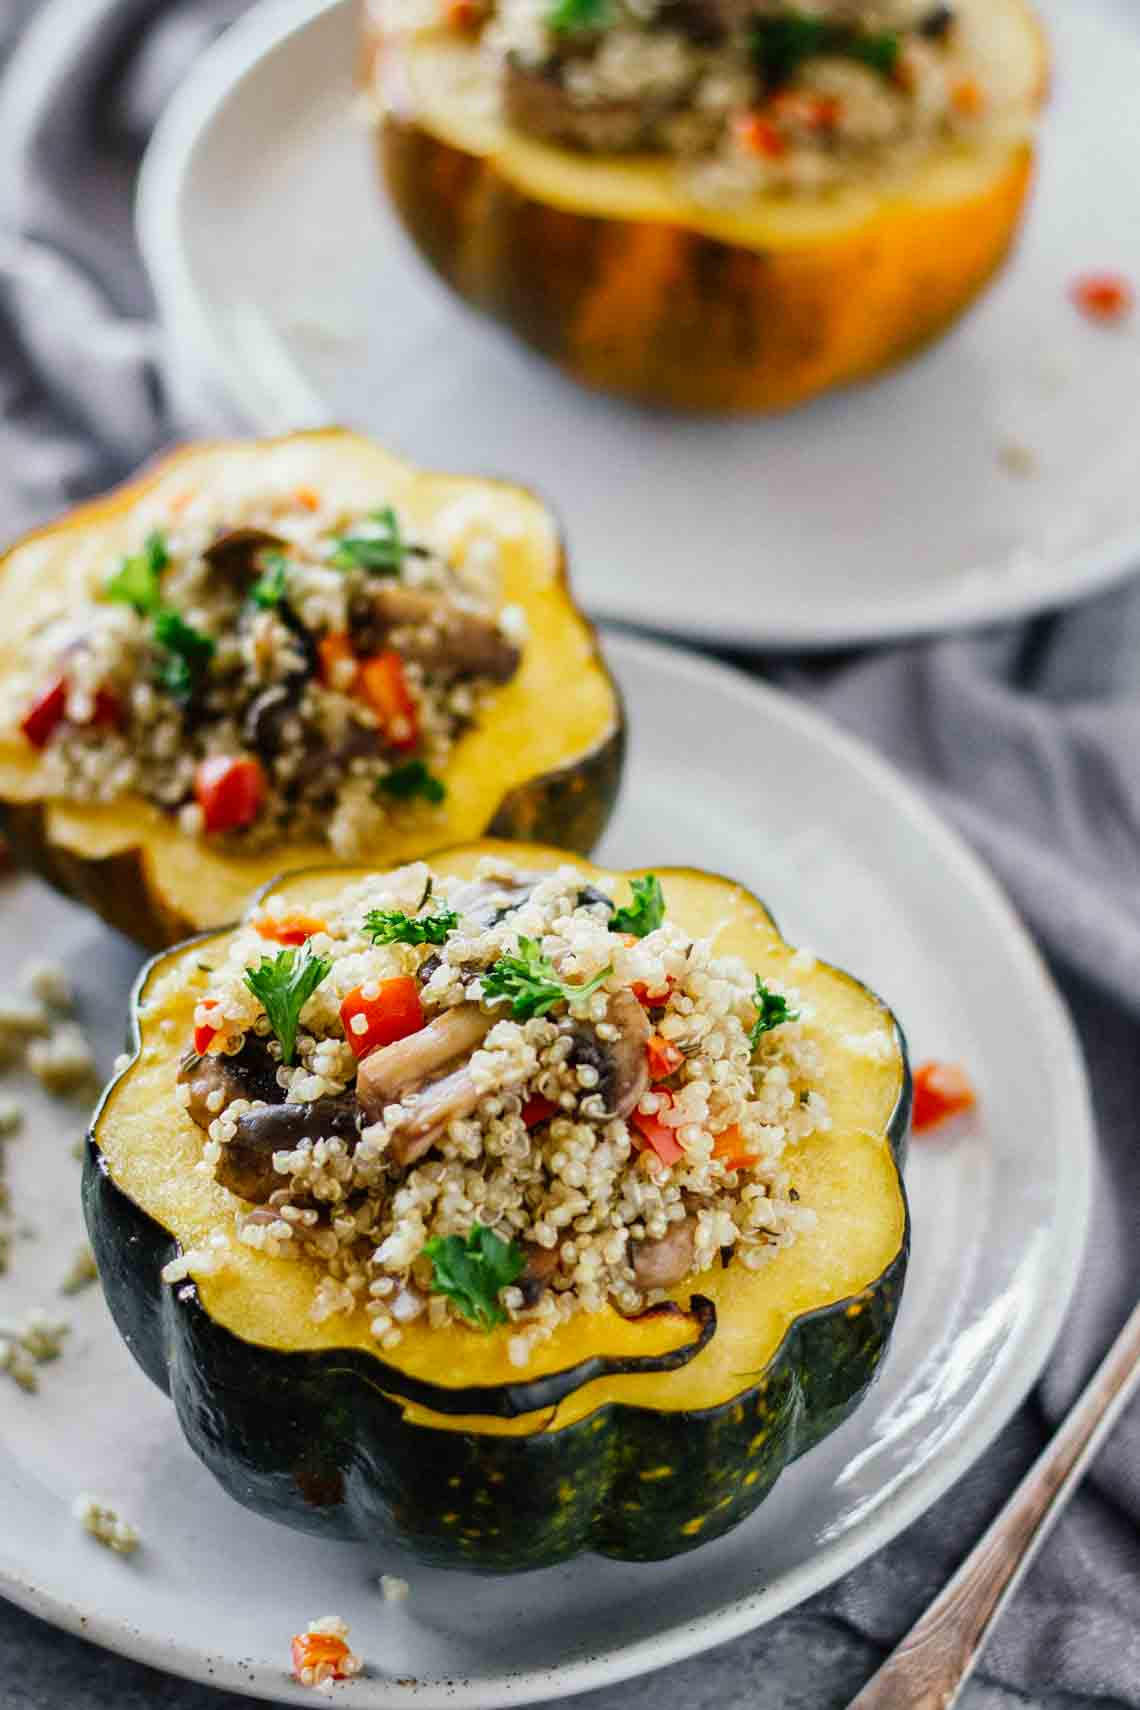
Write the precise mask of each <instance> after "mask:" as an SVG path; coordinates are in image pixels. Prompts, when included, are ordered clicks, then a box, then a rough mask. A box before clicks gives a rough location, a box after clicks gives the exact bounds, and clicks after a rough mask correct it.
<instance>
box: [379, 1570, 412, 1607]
mask: <svg viewBox="0 0 1140 1710" xmlns="http://www.w3.org/2000/svg"><path fill="white" fill-rule="evenodd" d="M411 1589H412V1588H411V1586H410V1585H409V1584H408V1582H407V1580H406V1579H401V1578H400V1577H399V1575H398V1574H394V1573H382V1574H381V1575H380V1595H381V1597H382V1598H383V1599H384V1601H385V1603H406V1602H407V1600H408V1594H409V1592H410V1591H411Z"/></svg>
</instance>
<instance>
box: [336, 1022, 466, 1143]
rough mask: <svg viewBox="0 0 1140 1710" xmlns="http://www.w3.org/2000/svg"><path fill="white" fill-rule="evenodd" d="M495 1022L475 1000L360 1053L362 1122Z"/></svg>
mask: <svg viewBox="0 0 1140 1710" xmlns="http://www.w3.org/2000/svg"><path fill="white" fill-rule="evenodd" d="M494 1025H495V1017H494V1016H493V1015H484V1014H483V1012H482V1010H481V1009H480V1008H479V1006H478V1005H477V1004H473V1003H465V1004H460V1005H459V1006H458V1007H457V1008H455V1009H445V1010H444V1012H443V1014H442V1015H437V1016H436V1018H435V1020H434V1021H431V1022H429V1023H428V1025H427V1026H426V1027H423V1028H421V1029H420V1031H419V1032H418V1033H412V1034H410V1035H409V1036H408V1038H407V1039H399V1040H397V1041H396V1043H395V1044H394V1045H385V1046H384V1047H383V1048H382V1049H381V1050H379V1051H373V1052H372V1054H371V1055H370V1056H368V1057H365V1059H364V1061H363V1062H362V1063H361V1065H360V1067H359V1069H358V1070H357V1073H356V1096H357V1099H358V1101H359V1103H360V1108H361V1110H362V1111H363V1112H364V1118H365V1121H366V1122H376V1121H378V1120H379V1118H380V1117H381V1116H382V1115H383V1114H384V1109H385V1107H386V1106H387V1105H389V1104H398V1103H399V1101H400V1099H401V1098H403V1097H404V1095H405V1094H406V1093H409V1092H412V1091H414V1090H415V1089H416V1088H418V1087H422V1086H423V1085H424V1083H425V1082H427V1081H431V1080H433V1079H434V1078H435V1077H437V1076H439V1075H442V1074H443V1073H444V1071H445V1070H446V1069H447V1068H449V1067H450V1065H451V1064H452V1063H454V1062H456V1060H457V1059H458V1058H460V1057H469V1056H470V1055H471V1053H472V1051H474V1050H475V1049H476V1047H477V1046H479V1045H481V1044H482V1043H483V1040H484V1039H485V1038H486V1036H487V1034H488V1032H489V1031H490V1029H491V1028H492V1027H493V1026H494Z"/></svg>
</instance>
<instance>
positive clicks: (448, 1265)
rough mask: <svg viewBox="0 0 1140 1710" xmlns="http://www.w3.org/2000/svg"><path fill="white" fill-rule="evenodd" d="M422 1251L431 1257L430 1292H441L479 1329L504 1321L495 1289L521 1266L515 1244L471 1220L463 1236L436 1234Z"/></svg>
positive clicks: (506, 1284) (507, 1282) (508, 1281)
mask: <svg viewBox="0 0 1140 1710" xmlns="http://www.w3.org/2000/svg"><path fill="white" fill-rule="evenodd" d="M424 1252H425V1254H426V1255H427V1257H428V1258H429V1259H430V1260H431V1264H432V1278H431V1289H432V1293H433V1294H445V1295H446V1296H447V1297H448V1299H449V1300H450V1301H451V1302H452V1303H453V1305H454V1306H455V1308H456V1310H457V1311H458V1312H461V1313H462V1314H463V1316H464V1318H466V1319H468V1320H469V1322H470V1323H472V1324H477V1325H478V1326H479V1328H480V1329H481V1330H492V1329H494V1327H495V1325H496V1324H505V1323H506V1321H507V1315H506V1313H505V1312H504V1311H503V1308H502V1307H501V1306H500V1305H499V1290H500V1289H504V1288H507V1287H509V1285H510V1284H511V1283H513V1282H514V1281H515V1279H516V1277H518V1276H519V1275H520V1274H521V1272H522V1268H523V1264H524V1260H523V1255H522V1253H521V1251H520V1250H519V1247H518V1244H517V1243H516V1242H514V1241H504V1240H503V1239H502V1238H501V1236H498V1235H496V1234H495V1232H494V1230H493V1229H486V1228H484V1226H483V1224H481V1223H474V1224H472V1226H471V1228H470V1229H469V1230H468V1232H467V1235H466V1237H464V1236H462V1235H437V1236H436V1237H435V1239H434V1240H432V1241H428V1242H427V1243H426V1244H425V1246H424Z"/></svg>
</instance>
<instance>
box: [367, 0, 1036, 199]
mask: <svg viewBox="0 0 1140 1710" xmlns="http://www.w3.org/2000/svg"><path fill="white" fill-rule="evenodd" d="M374 3H375V4H376V5H377V6H378V9H379V11H380V13H381V16H382V17H384V18H387V16H388V14H390V15H391V23H390V24H389V27H390V28H392V29H408V28H413V29H414V28H416V27H420V28H427V29H431V28H432V27H435V28H436V29H438V28H439V20H440V12H441V10H442V11H443V12H444V13H445V19H446V22H445V26H444V27H445V29H446V28H450V29H451V30H453V31H454V32H455V34H456V35H457V36H458V37H459V38H460V39H461V40H464V41H466V42H468V43H470V42H471V40H472V34H473V32H474V34H475V36H476V37H477V48H476V67H477V69H476V68H472V67H471V66H470V65H468V66H466V68H465V71H466V84H465V83H464V81H463V74H460V75H459V77H458V79H457V85H456V89H455V99H456V100H457V101H459V102H466V103H468V104H473V103H474V101H475V99H476V96H475V93H474V91H475V89H476V88H477V89H478V97H479V99H480V101H481V102H482V104H483V105H484V106H485V107H486V108H487V109H488V110H489V111H491V112H497V113H498V114H499V115H500V116H501V118H502V119H503V120H504V121H505V123H506V125H507V126H509V127H510V128H512V129H514V130H516V131H519V132H522V133H524V134H526V135H527V136H529V137H531V138H534V139H537V140H538V141H539V142H540V143H545V144H553V145H554V146H556V147H560V148H564V149H573V150H576V151H578V152H581V153H585V154H602V155H613V154H623V153H624V154H632V155H645V154H657V155H660V156H663V157H665V158H666V159H671V160H672V161H674V162H675V163H676V164H677V167H678V171H679V173H680V175H681V179H682V188H683V190H684V192H685V193H686V194H687V195H689V196H691V197H694V198H696V199H697V200H700V201H705V202H709V203H733V202H739V201H741V200H744V199H747V198H749V197H751V196H755V195H757V194H768V193H776V194H783V193H789V192H794V193H797V194H814V195H819V196H825V195H827V194H828V193H829V192H833V191H834V190H835V189H836V188H837V187H842V186H843V185H844V184H845V183H848V182H850V181H851V180H852V179H853V178H858V179H859V180H860V181H861V182H867V181H868V180H869V179H870V180H874V179H884V180H886V181H887V182H888V184H889V181H890V180H891V179H892V178H895V179H901V178H902V177H904V176H905V175H906V174H907V173H908V172H910V171H913V169H914V167H915V165H916V163H918V162H920V161H921V159H922V158H923V156H924V155H927V154H929V153H930V152H931V151H932V150H933V149H934V148H936V147H937V148H947V149H949V150H954V149H957V148H960V147H963V146H969V145H971V144H975V143H978V142H988V141H991V140H994V139H997V140H1005V139H1007V138H1009V139H1013V138H1021V137H1025V136H1028V135H1030V134H1031V133H1032V129H1033V125H1034V116H1035V110H1036V104H1037V96H1038V91H1037V89H1036V86H1035V85H1032V86H1028V87H1027V86H1026V85H1025V79H1024V78H1023V77H1022V76H1020V75H1019V72H1018V68H1017V66H1016V64H1015V63H1014V62H1013V60H1012V58H1011V56H1010V55H1009V54H1008V53H1007V52H1005V51H1004V50H1005V49H1006V48H1007V46H1008V43H1007V37H1006V32H1005V30H1004V29H1003V28H1002V27H1001V24H1000V21H999V24H998V26H997V27H996V28H995V26H994V23H993V20H992V16H991V0H954V3H953V4H949V5H937V4H932V3H931V0H800V3H798V4H796V5H794V6H789V5H787V4H785V3H783V0H748V3H747V4H741V3H740V0H686V4H684V5H683V6H679V5H676V4H674V3H673V0H487V3H486V4H485V5H477V6H464V7H448V8H442V7H441V6H440V5H439V4H437V0H374ZM467 85H470V87H467ZM377 93H378V96H379V99H380V102H381V104H383V102H384V93H385V92H384V89H383V86H382V79H381V86H380V87H379V88H378V91H377Z"/></svg>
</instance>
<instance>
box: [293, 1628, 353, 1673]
mask: <svg viewBox="0 0 1140 1710" xmlns="http://www.w3.org/2000/svg"><path fill="white" fill-rule="evenodd" d="M291 1651H292V1657H293V1673H294V1675H295V1677H296V1678H297V1679H298V1680H304V1676H305V1672H306V1670H308V1669H317V1668H319V1667H320V1665H321V1664H322V1663H327V1664H328V1665H329V1674H328V1678H329V1679H331V1680H348V1679H350V1678H351V1677H352V1675H353V1674H354V1673H355V1672H356V1671H355V1668H353V1667H351V1666H349V1659H350V1658H351V1656H352V1652H351V1651H350V1650H349V1648H348V1646H347V1645H346V1644H345V1642H344V1640H343V1639H340V1638H338V1637H337V1636H336V1634H335V1633H296V1634H294V1637H293V1643H292V1646H291Z"/></svg>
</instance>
